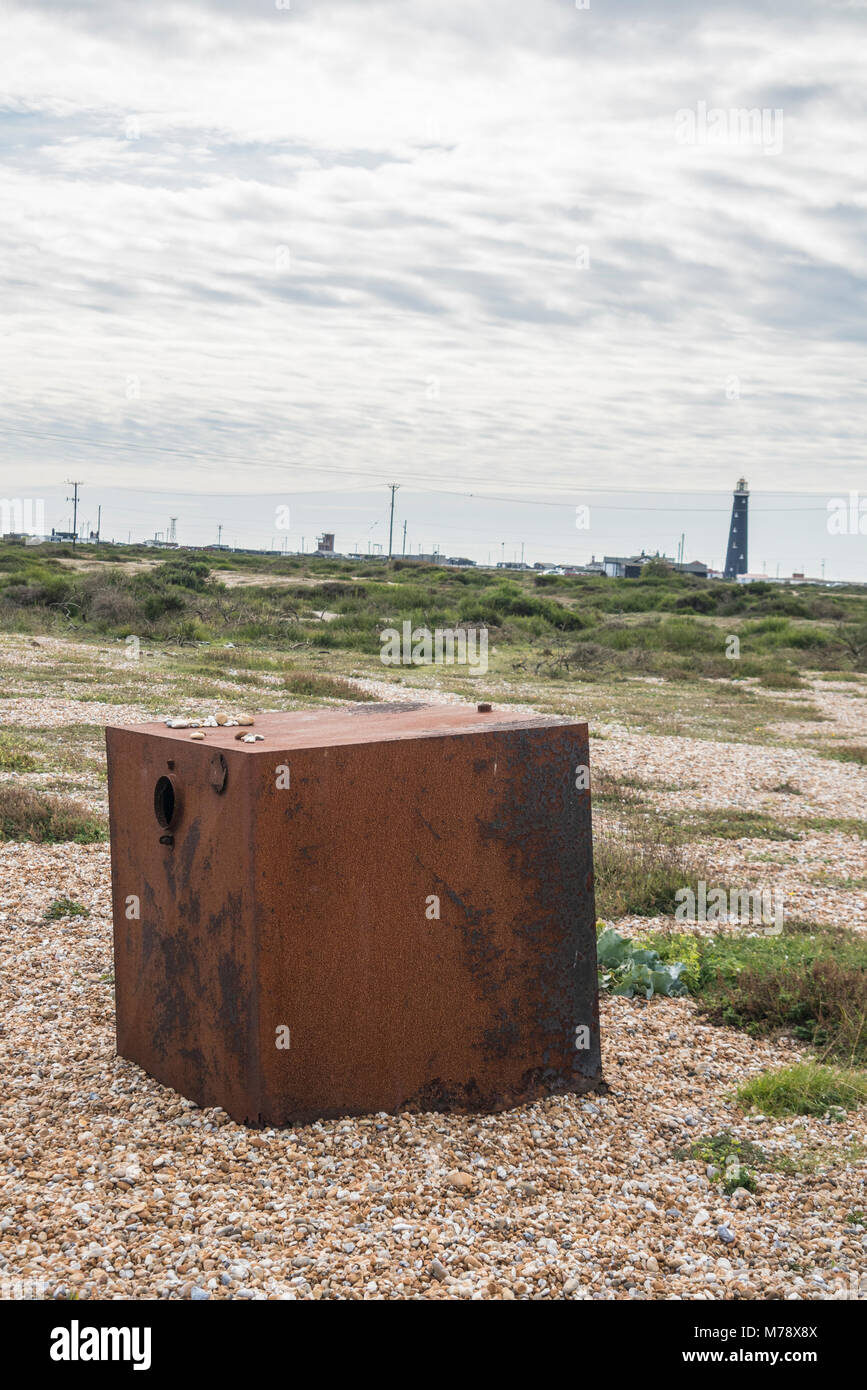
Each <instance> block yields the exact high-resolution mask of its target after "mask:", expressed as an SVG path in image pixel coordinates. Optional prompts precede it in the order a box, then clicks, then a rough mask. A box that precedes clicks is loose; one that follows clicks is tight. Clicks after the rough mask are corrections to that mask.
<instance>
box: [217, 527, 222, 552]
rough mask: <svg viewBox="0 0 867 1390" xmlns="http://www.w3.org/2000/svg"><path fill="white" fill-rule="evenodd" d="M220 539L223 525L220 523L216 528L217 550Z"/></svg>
mask: <svg viewBox="0 0 867 1390" xmlns="http://www.w3.org/2000/svg"><path fill="white" fill-rule="evenodd" d="M222 539H223V523H222V522H221V523H220V525H219V526H218V527H217V549H218V550H219V548H220V542H221V541H222Z"/></svg>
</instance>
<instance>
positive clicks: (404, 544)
mask: <svg viewBox="0 0 867 1390" xmlns="http://www.w3.org/2000/svg"><path fill="white" fill-rule="evenodd" d="M400 553H401V555H406V522H404V523H403V546H402V547H401V552H400Z"/></svg>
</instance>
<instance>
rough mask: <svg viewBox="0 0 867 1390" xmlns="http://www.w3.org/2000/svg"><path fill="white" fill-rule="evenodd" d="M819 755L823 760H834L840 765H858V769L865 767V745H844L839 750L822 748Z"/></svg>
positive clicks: (866, 745) (866, 751) (866, 757)
mask: <svg viewBox="0 0 867 1390" xmlns="http://www.w3.org/2000/svg"><path fill="white" fill-rule="evenodd" d="M821 753H822V757H823V758H835V759H836V760H837V762H840V763H858V764H859V766H860V767H867V744H865V743H844V744H841V745H840V747H839V748H823V749H822V750H821Z"/></svg>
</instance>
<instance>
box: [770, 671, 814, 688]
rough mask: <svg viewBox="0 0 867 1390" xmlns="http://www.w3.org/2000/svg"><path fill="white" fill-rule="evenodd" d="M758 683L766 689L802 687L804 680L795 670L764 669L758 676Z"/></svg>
mask: <svg viewBox="0 0 867 1390" xmlns="http://www.w3.org/2000/svg"><path fill="white" fill-rule="evenodd" d="M759 685H763V686H764V687H765V689H766V690H803V689H804V682H803V681H802V680H801V677H800V675H799V674H798V672H797V671H765V672H764V673H763V674H762V675H761V676H759Z"/></svg>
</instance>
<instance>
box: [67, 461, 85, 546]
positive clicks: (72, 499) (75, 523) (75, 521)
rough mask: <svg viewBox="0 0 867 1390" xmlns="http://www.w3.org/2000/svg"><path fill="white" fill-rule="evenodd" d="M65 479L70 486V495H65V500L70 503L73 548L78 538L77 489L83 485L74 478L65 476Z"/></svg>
mask: <svg viewBox="0 0 867 1390" xmlns="http://www.w3.org/2000/svg"><path fill="white" fill-rule="evenodd" d="M66 481H67V483H68V484H69V486H70V487H71V488H72V496H71V497H67V499H66V500H67V502H71V503H72V545H73V549H74V548H75V542H76V541H77V540H78V489H79V488H80V487H82V486H83V483H82V482H81V481H80V480H76V479H74V478H67V480H66Z"/></svg>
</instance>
